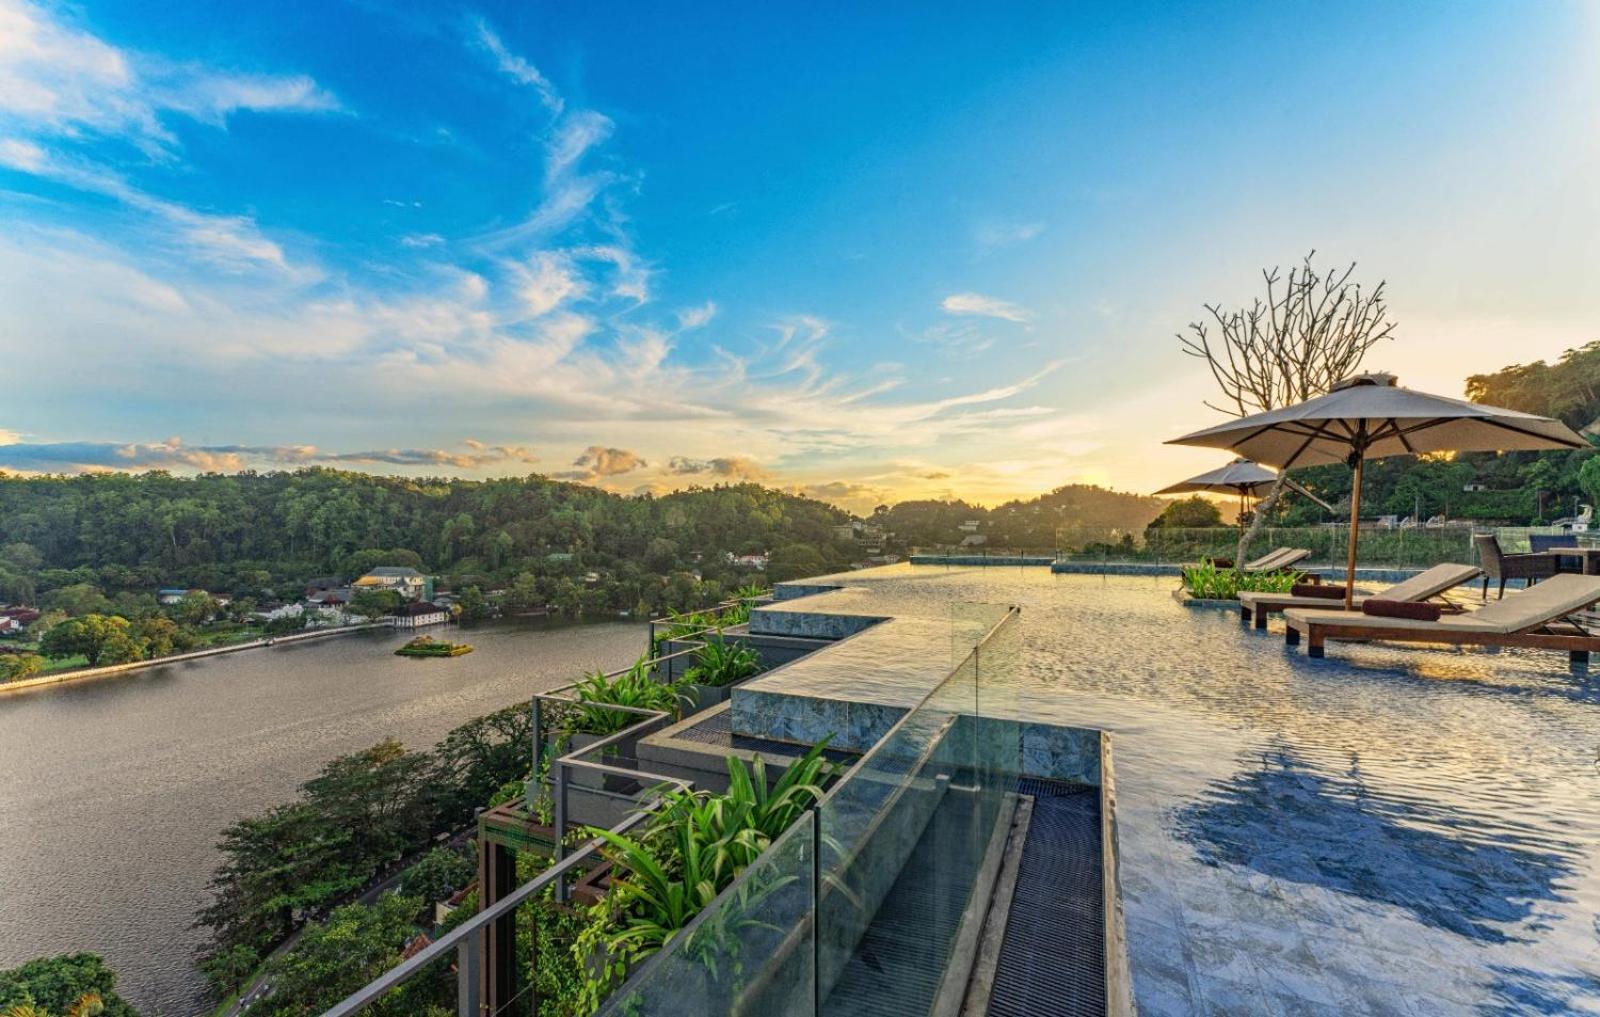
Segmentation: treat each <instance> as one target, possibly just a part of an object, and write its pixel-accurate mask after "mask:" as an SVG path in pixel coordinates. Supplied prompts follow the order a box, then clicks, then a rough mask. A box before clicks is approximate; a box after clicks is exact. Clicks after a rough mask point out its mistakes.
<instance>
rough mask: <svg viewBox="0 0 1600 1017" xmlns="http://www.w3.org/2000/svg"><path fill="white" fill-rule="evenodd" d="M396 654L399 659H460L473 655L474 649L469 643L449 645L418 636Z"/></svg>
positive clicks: (430, 637) (441, 641) (428, 637)
mask: <svg viewBox="0 0 1600 1017" xmlns="http://www.w3.org/2000/svg"><path fill="white" fill-rule="evenodd" d="M394 652H395V656H398V657H459V656H461V655H462V654H463V653H471V652H472V647H471V645H470V644H467V643H447V642H445V641H444V640H443V639H435V638H433V637H432V636H418V637H417V638H415V639H413V640H411V642H409V643H407V644H406V645H404V646H402V647H400V649H398V650H396V651H394Z"/></svg>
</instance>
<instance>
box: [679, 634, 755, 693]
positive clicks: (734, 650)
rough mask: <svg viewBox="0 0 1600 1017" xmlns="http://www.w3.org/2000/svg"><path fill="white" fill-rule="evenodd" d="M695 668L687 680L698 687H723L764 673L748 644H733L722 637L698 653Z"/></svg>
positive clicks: (685, 677)
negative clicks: (761, 672)
mask: <svg viewBox="0 0 1600 1017" xmlns="http://www.w3.org/2000/svg"><path fill="white" fill-rule="evenodd" d="M694 661H695V662H694V666H693V667H691V668H689V670H688V671H686V672H685V673H684V676H683V680H684V681H686V682H694V683H695V684H697V685H715V686H718V687H719V688H720V687H724V686H728V685H732V684H734V683H735V682H739V681H743V680H744V679H746V678H748V677H750V676H751V675H753V674H759V673H760V671H761V658H759V657H758V656H756V651H754V650H752V649H751V648H750V647H749V646H747V645H745V644H744V643H739V642H733V643H730V642H728V641H726V640H725V639H723V638H722V636H720V635H714V636H712V637H711V638H710V639H708V640H706V643H705V645H704V646H702V647H700V649H699V650H696V651H695V655H694Z"/></svg>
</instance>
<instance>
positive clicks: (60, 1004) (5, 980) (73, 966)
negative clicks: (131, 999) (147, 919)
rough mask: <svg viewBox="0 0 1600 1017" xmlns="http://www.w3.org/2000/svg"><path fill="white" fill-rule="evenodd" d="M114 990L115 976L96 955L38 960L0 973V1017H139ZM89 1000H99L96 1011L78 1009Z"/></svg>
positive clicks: (91, 1008)
mask: <svg viewBox="0 0 1600 1017" xmlns="http://www.w3.org/2000/svg"><path fill="white" fill-rule="evenodd" d="M116 989H117V976H116V973H115V972H113V971H112V970H111V969H110V968H108V967H106V963H105V961H103V960H101V959H100V958H99V957H98V956H96V955H95V954H92V953H73V954H63V955H61V956H57V957H40V958H38V959H36V960H31V961H28V962H27V963H26V964H24V965H22V966H21V967H17V968H12V969H10V970H7V971H0V1014H3V1015H8V1017H9V1015H10V1014H12V1013H13V1012H15V1013H18V1014H33V1013H37V1014H42V1015H47V1017H55V1015H60V1017H70V1015H72V1014H73V1013H75V1012H76V1013H82V1014H85V1015H87V1014H101V1015H103V1017H138V1014H137V1012H136V1011H135V1010H134V1009H133V1007H131V1006H129V1005H128V1003H127V1002H125V1001H124V1000H123V999H122V998H121V997H120V996H118V995H117V991H116ZM89 997H93V998H94V999H95V1000H98V1009H97V1008H95V1007H94V1006H93V1005H91V1006H87V1007H84V1006H81V1004H82V1002H83V1001H84V1000H85V999H86V998H89ZM29 1008H31V1009H29Z"/></svg>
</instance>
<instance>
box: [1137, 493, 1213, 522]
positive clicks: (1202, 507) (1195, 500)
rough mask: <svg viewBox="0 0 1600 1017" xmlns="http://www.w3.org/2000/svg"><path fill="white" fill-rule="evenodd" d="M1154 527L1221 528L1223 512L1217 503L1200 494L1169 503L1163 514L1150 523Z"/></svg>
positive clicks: (1162, 511)
mask: <svg viewBox="0 0 1600 1017" xmlns="http://www.w3.org/2000/svg"><path fill="white" fill-rule="evenodd" d="M1150 525H1151V526H1152V527H1167V526H1221V525H1222V511H1221V510H1220V509H1218V508H1217V505H1216V502H1213V501H1211V500H1210V499H1209V498H1203V497H1201V496H1200V495H1198V494H1195V495H1190V496H1189V497H1187V498H1179V499H1177V500H1175V501H1170V502H1168V503H1167V507H1166V508H1164V509H1162V510H1161V514H1160V515H1159V516H1156V518H1155V519H1154V520H1153V521H1152V522H1151V523H1150Z"/></svg>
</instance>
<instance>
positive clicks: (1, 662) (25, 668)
mask: <svg viewBox="0 0 1600 1017" xmlns="http://www.w3.org/2000/svg"><path fill="white" fill-rule="evenodd" d="M42 670H44V658H43V657H41V656H39V655H38V654H37V653H6V654H0V682H16V681H21V680H22V679H24V678H32V677H33V676H34V675H36V674H38V673H39V672H40V671H42Z"/></svg>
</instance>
